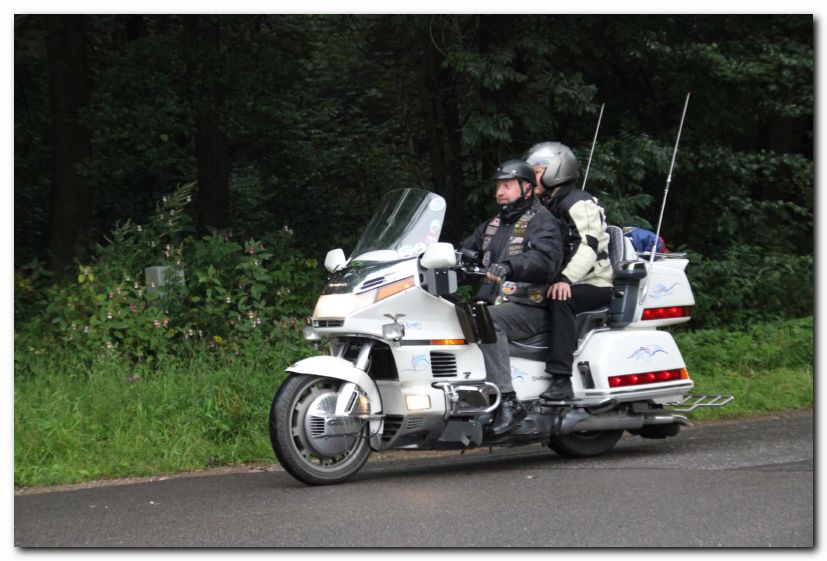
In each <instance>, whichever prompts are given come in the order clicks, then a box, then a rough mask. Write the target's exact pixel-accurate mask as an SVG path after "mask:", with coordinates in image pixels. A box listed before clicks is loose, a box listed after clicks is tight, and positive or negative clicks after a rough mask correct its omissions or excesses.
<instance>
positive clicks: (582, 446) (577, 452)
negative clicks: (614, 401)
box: [548, 430, 623, 458]
mask: <svg viewBox="0 0 827 561" xmlns="http://www.w3.org/2000/svg"><path fill="white" fill-rule="evenodd" d="M621 436H623V431H622V430H599V431H588V432H573V433H571V434H559V435H556V436H552V437H551V440H550V441H549V443H548V446H549V448H551V449H552V450H554V451H555V452H557V453H558V454H559V455H561V456H565V457H567V458H588V457H589V456H599V455H600V454H604V453H606V452H608V451H609V450H611V449H612V448H614V445H615V444H617V441H618V440H620V437H621Z"/></svg>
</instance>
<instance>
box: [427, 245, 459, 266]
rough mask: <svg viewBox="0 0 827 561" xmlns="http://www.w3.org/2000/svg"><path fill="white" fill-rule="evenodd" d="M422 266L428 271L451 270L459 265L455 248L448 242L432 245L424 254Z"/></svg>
mask: <svg viewBox="0 0 827 561" xmlns="http://www.w3.org/2000/svg"><path fill="white" fill-rule="evenodd" d="M421 263H422V266H423V267H425V268H426V269H449V268H451V267H453V266H455V265H456V264H457V254H456V253H454V246H453V245H452V244H449V243H447V242H437V243H432V244H431V245H429V246H428V249H426V250H425V253H423V254H422V258H421Z"/></svg>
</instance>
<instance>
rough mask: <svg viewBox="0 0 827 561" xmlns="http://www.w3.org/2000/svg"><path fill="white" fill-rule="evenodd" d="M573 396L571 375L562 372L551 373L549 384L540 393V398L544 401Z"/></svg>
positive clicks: (560, 399)
mask: <svg viewBox="0 0 827 561" xmlns="http://www.w3.org/2000/svg"><path fill="white" fill-rule="evenodd" d="M572 398H574V390H572V389H571V376H566V375H563V374H552V375H551V386H549V388H548V389H547V390H546V391H544V392H543V393H541V394H540V399H543V400H545V401H565V400H568V399H572Z"/></svg>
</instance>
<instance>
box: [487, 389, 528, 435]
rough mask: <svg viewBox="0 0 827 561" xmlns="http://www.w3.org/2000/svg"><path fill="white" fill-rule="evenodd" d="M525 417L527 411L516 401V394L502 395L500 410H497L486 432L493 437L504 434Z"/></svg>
mask: <svg viewBox="0 0 827 561" xmlns="http://www.w3.org/2000/svg"><path fill="white" fill-rule="evenodd" d="M526 415H528V411H526V408H525V407H523V404H522V403H520V400H519V399H517V394H516V393H513V392H512V393H504V394H503V400H502V403H501V404H500V408H499V409H497V415H496V416H495V417H494V422H493V423H492V424H491V427H490V429H489V430H488V432H490V433H491V434H494V435H500V434H505V433H506V432H508V431H509V430H511V429H512V428H514V427H516V426H517V425H519V424H520V422H521V421H522V420H523V419H525V417H526Z"/></svg>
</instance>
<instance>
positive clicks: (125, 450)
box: [14, 359, 287, 486]
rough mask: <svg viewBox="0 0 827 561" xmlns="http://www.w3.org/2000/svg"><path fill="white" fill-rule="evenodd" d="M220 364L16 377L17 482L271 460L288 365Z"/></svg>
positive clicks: (98, 368)
mask: <svg viewBox="0 0 827 561" xmlns="http://www.w3.org/2000/svg"><path fill="white" fill-rule="evenodd" d="M216 362H217V361H215V360H209V359H200V360H192V361H178V362H176V363H173V364H166V365H165V367H164V370H163V372H157V371H153V370H152V369H150V368H147V367H146V366H141V367H138V368H126V367H124V366H123V365H122V364H119V363H117V362H110V363H99V364H96V365H95V366H94V367H92V368H91V369H84V367H83V366H81V365H77V364H71V363H70V364H68V365H66V366H65V368H64V369H63V370H62V371H60V372H58V371H54V370H53V371H50V372H49V373H48V374H43V373H38V375H35V376H30V377H27V378H26V379H21V378H20V377H18V378H17V379H16V380H15V410H14V420H15V423H14V424H15V427H14V458H15V475H14V479H15V484H16V485H26V486H28V485H48V484H56V483H71V482H78V481H85V480H91V479H98V478H103V477H124V476H132V475H152V474H158V473H168V472H179V471H188V470H195V469H201V468H204V467H210V466H217V465H233V464H238V463H243V462H252V461H260V460H268V461H272V460H273V452H272V449H271V448H270V443H269V440H268V436H267V432H266V418H267V413H268V408H269V405H270V400H271V399H272V397H273V395H274V393H275V391H276V388H277V387H278V384H279V383H280V382H281V380H282V379H283V376H284V374H283V370H282V369H283V366H279V367H275V366H274V365H273V364H272V361H270V362H256V361H247V362H240V361H235V362H234V363H233V364H220V363H219V364H216ZM286 362H287V361H285V362H284V363H283V364H286ZM136 376H139V378H136Z"/></svg>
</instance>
